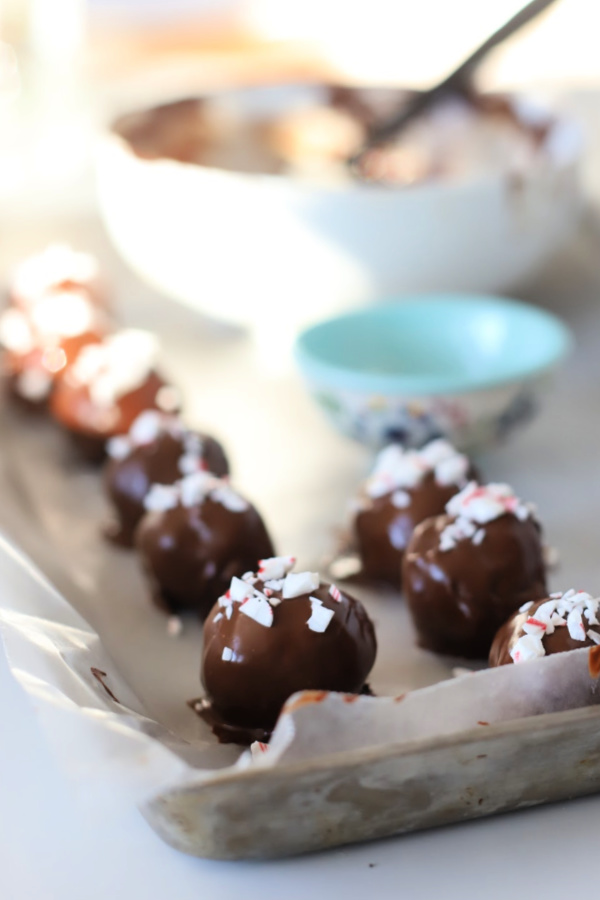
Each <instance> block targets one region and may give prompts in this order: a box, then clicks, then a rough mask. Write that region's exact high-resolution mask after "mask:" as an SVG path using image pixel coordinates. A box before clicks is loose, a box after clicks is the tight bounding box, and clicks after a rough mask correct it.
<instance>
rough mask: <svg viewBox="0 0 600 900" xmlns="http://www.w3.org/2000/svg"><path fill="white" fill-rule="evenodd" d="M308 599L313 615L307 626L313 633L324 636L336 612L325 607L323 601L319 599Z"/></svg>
mask: <svg viewBox="0 0 600 900" xmlns="http://www.w3.org/2000/svg"><path fill="white" fill-rule="evenodd" d="M308 599H309V600H310V608H311V614H310V618H309V619H308V620H307V622H306V624H307V625H308V627H309V628H310V630H311V631H316V632H317V633H318V634H322V633H323V632H324V631H326V630H327V626H328V625H329V623H330V622H331V620H332V619H333V616H334V612H333V610H332V609H328V608H327V607H326V606H323V601H322V600H319V599H318V597H309V598H308Z"/></svg>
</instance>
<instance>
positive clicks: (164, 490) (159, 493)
mask: <svg viewBox="0 0 600 900" xmlns="http://www.w3.org/2000/svg"><path fill="white" fill-rule="evenodd" d="M178 502H179V492H178V490H177V487H176V486H175V485H174V484H153V485H152V487H151V488H150V490H149V491H148V493H147V494H146V496H145V497H144V509H145V510H147V511H148V512H166V511H167V510H168V509H175V507H176V506H177V503H178Z"/></svg>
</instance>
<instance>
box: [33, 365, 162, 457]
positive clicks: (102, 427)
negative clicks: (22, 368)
mask: <svg viewBox="0 0 600 900" xmlns="http://www.w3.org/2000/svg"><path fill="white" fill-rule="evenodd" d="M166 386H167V382H166V381H165V380H164V379H163V378H162V376H161V375H159V374H158V372H155V371H152V372H150V374H149V376H148V377H147V379H146V380H145V382H144V383H143V384H142V385H141V386H140V387H138V388H136V389H135V390H133V391H129V393H127V394H123V396H121V397H119V399H118V400H117V401H116V403H115V404H113V405H112V406H110V407H107V408H105V407H100V406H98V405H97V404H95V403H94V402H93V401H92V399H91V397H90V392H89V389H88V387H87V385H82V384H79V383H75V382H72V381H71V380H70V379H69V377H68V372H67V373H66V374H65V376H64V377H62V378H59V380H58V381H57V383H56V386H55V388H54V391H53V393H52V397H51V399H50V412H51V413H52V415H53V416H54V418H55V419H56V420H57V422H58V423H59V424H60V425H62V426H63V428H65V429H66V430H67V432H69V434H70V435H71V436H72V437H73V439H74V443H75V444H76V446H78V448H79V449H80V451H81V452H82V454H83V455H84V457H85V458H86V459H88V460H89V461H90V462H101V461H102V460H103V459H104V456H105V445H106V441H107V440H108V438H110V437H114V436H115V435H117V434H125V433H126V432H128V431H129V429H130V428H131V426H132V424H133V422H134V421H135V419H137V417H138V416H139V414H140V413H141V412H143V411H144V410H146V409H157V410H161V405H160V404H159V402H158V400H157V395H158V393H159V391H160V389H161V388H163V387H166Z"/></svg>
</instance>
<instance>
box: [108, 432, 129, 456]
mask: <svg viewBox="0 0 600 900" xmlns="http://www.w3.org/2000/svg"><path fill="white" fill-rule="evenodd" d="M130 451H131V442H130V441H129V438H128V437H127V435H126V434H117V435H115V437H111V438H109V440H108V441H107V442H106V452H107V453H108V455H109V456H110V458H111V459H125V457H127V456H129V453H130Z"/></svg>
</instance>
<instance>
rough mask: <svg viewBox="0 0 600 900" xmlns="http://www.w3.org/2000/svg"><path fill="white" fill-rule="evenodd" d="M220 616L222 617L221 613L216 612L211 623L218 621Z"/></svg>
mask: <svg viewBox="0 0 600 900" xmlns="http://www.w3.org/2000/svg"><path fill="white" fill-rule="evenodd" d="M222 618H223V613H217V614H216V616H215V617H214V619H213V624H214V623H215V622H220V621H221V619H222Z"/></svg>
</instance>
